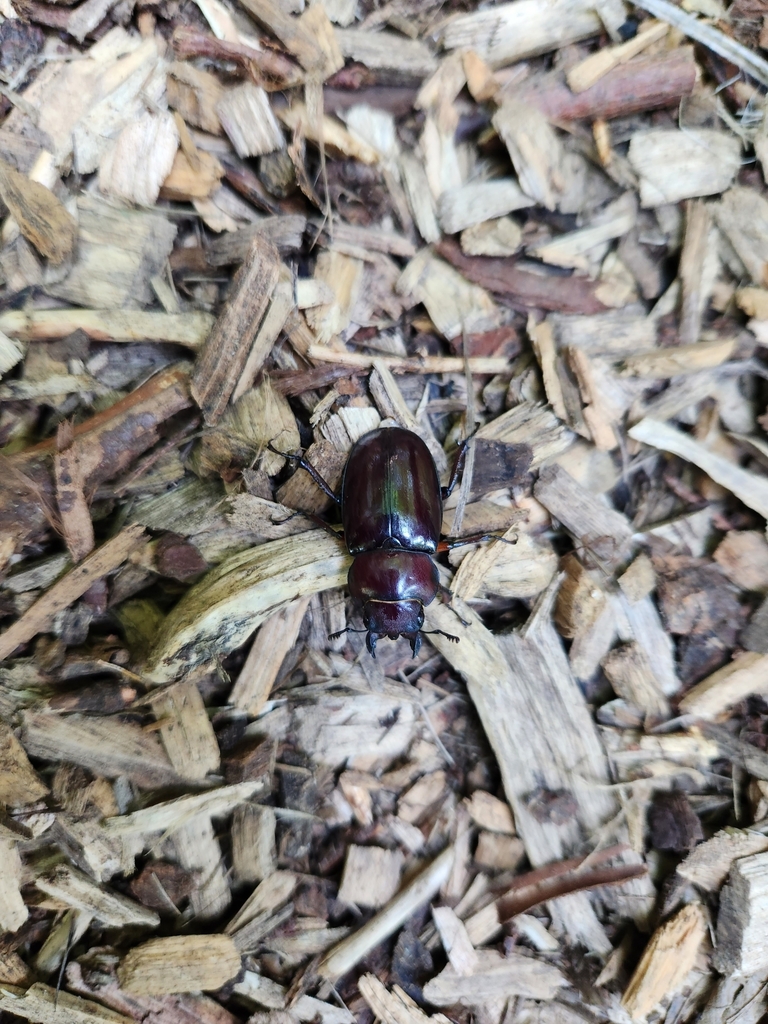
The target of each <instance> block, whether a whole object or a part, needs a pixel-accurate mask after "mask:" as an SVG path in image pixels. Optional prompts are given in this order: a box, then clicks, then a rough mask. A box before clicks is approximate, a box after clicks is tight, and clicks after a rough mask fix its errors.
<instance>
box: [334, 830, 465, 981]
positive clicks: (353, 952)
mask: <svg viewBox="0 0 768 1024" xmlns="http://www.w3.org/2000/svg"><path fill="white" fill-rule="evenodd" d="M452 863H453V849H452V848H451V847H448V849H446V850H444V851H443V852H442V853H441V854H440V855H439V856H437V857H436V858H435V859H434V860H433V861H432V862H431V863H430V864H428V865H427V866H426V867H425V868H424V870H423V871H421V872H420V873H419V874H418V875H417V876H416V877H415V878H414V879H413V880H412V881H411V882H410V883H409V884H408V885H406V886H405V888H404V889H402V890H401V892H400V893H398V895H397V896H395V898H394V899H393V900H392V901H391V902H390V903H389V904H388V905H387V906H386V907H384V909H383V910H380V911H379V913H378V914H376V916H375V917H373V918H371V920H370V921H368V923H367V924H365V925H363V927H362V928H360V929H359V930H358V931H356V932H354V933H353V934H352V935H350V936H349V938H347V939H344V940H343V941H342V942H341V943H339V945H338V946H336V947H334V948H333V949H332V950H331V951H330V952H329V953H328V954H327V955H326V956H325V957H324V958H323V959H322V960H321V962H320V964H319V966H318V968H317V973H318V974H319V975H320V977H321V978H325V979H326V980H327V981H330V982H331V983H333V982H334V981H336V980H337V979H338V978H340V977H342V976H343V975H344V974H346V973H347V971H349V970H351V969H352V968H353V967H354V966H355V964H357V963H359V962H360V960H361V959H362V958H363V957H364V956H365V955H366V954H367V953H368V952H369V950H371V949H373V947H374V946H377V945H378V944H379V943H380V942H382V941H383V940H384V939H385V938H387V937H388V936H389V935H391V934H392V933H393V932H394V931H396V930H397V929H398V928H399V927H400V926H401V925H402V924H404V923H405V921H407V920H408V918H409V917H410V916H411V914H412V913H413V912H414V911H415V910H417V909H418V908H419V907H420V906H422V904H424V903H427V902H428V901H429V900H431V899H432V897H433V896H435V895H436V893H438V892H439V891H440V887H441V885H443V883H444V882H445V880H446V879H447V878H448V875H449V874H450V871H451V865H452Z"/></svg>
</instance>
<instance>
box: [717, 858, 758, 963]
mask: <svg viewBox="0 0 768 1024" xmlns="http://www.w3.org/2000/svg"><path fill="white" fill-rule="evenodd" d="M766 899H768V854H766V853H755V854H753V855H752V856H751V857H742V858H741V859H740V860H737V861H735V862H734V864H733V866H732V867H731V873H730V875H729V876H728V881H727V882H726V884H725V885H724V886H723V889H722V892H721V894H720V913H719V914H718V918H717V944H716V946H715V954H714V957H713V960H714V964H715V967H716V969H717V970H718V971H720V973H721V974H742V975H750V974H758V973H761V972H764V971H765V970H766V968H768V944H767V943H766V936H765V929H764V927H763V925H762V922H763V920H764V914H765V911H764V910H763V907H764V904H765V901H766Z"/></svg>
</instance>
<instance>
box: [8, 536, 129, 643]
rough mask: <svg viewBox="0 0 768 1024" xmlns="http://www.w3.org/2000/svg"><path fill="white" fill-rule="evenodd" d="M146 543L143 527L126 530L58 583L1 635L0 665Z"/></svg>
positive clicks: (103, 545)
mask: <svg viewBox="0 0 768 1024" xmlns="http://www.w3.org/2000/svg"><path fill="white" fill-rule="evenodd" d="M145 539H146V534H145V532H144V530H143V528H142V527H141V526H138V525H134V526H127V527H126V528H125V529H124V530H123V531H121V533H119V534H118V535H117V536H116V537H113V538H112V540H108V541H107V542H106V544H102V546H101V547H100V548H98V549H97V550H96V551H94V552H93V554H92V555H89V556H88V558H86V559H85V561H84V562H81V563H80V565H78V566H76V567H75V568H74V569H72V571H71V572H69V573H68V574H67V575H66V576H65V577H64V578H63V579H61V580H59V582H58V583H55V584H54V585H53V586H52V587H51V588H50V590H48V591H46V593H45V594H44V595H43V596H42V597H41V598H39V600H37V601H36V602H35V604H33V605H32V607H31V608H29V609H28V610H27V611H26V612H25V613H24V615H22V616H21V618H19V619H17V620H16V622H14V623H13V625H12V626H9V627H8V629H6V630H5V632H4V633H2V634H0V661H2V660H3V659H4V658H7V657H8V655H9V654H12V653H13V651H14V650H15V649H16V648H17V647H18V646H19V645H20V644H23V643H26V642H27V641H28V640H31V639H32V637H33V636H35V635H36V634H37V633H40V632H42V631H44V630H45V629H46V628H47V627H48V626H49V625H50V623H51V620H52V619H53V617H54V615H56V613H57V612H59V611H61V610H62V609H64V608H67V607H68V606H69V605H70V604H72V602H73V601H76V600H77V599H78V598H79V597H82V595H83V594H84V593H85V592H86V590H88V588H89V587H90V586H91V584H92V583H94V582H95V581H96V580H100V579H101V578H102V577H104V576H106V575H107V573H110V572H112V571H113V570H115V569H117V568H118V567H119V566H120V565H122V563H123V562H124V561H125V559H126V558H127V557H128V556H129V555H130V554H131V552H133V551H135V550H136V548H137V547H138V546H139V545H140V544H141V543H142V542H143V541H144V540H145Z"/></svg>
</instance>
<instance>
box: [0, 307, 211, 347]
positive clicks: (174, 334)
mask: <svg viewBox="0 0 768 1024" xmlns="http://www.w3.org/2000/svg"><path fill="white" fill-rule="evenodd" d="M213 323H214V319H213V317H212V316H211V315H210V314H209V313H201V312H197V311H193V312H190V313H176V314H169V313H157V312H154V311H152V310H149V311H145V310H137V309H132V310H131V311H130V312H124V311H120V310H111V309H56V310H50V309H36V310H29V311H27V310H15V309H14V310H6V311H5V312H4V313H0V330H2V331H5V332H6V333H8V334H12V335H13V336H14V337H16V338H20V339H22V340H24V341H51V340H53V339H55V338H66V337H67V335H69V334H72V333H73V332H74V331H84V332H85V334H87V335H88V337H90V338H94V339H95V340H98V341H144V340H147V339H156V340H157V341H170V342H175V343H177V344H179V345H186V346H187V347H188V348H192V349H196V348H199V347H200V346H201V345H202V344H203V342H204V341H205V339H206V338H207V337H208V334H209V332H210V330H211V327H212V326H213Z"/></svg>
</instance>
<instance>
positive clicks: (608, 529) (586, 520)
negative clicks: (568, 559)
mask: <svg viewBox="0 0 768 1024" xmlns="http://www.w3.org/2000/svg"><path fill="white" fill-rule="evenodd" d="M534 494H535V495H536V497H537V498H538V500H539V501H540V502H541V503H542V505H544V506H545V508H547V509H548V510H549V512H550V513H551V514H552V515H553V516H555V517H556V518H557V519H559V520H560V522H561V523H563V525H564V526H565V527H566V528H567V529H568V530H570V531H571V533H573V534H574V536H575V537H577V538H578V539H579V541H580V542H581V544H583V545H584V547H585V548H586V549H587V550H588V551H589V552H590V553H591V554H592V555H593V556H594V558H595V559H596V560H597V561H598V562H599V563H600V564H601V565H604V566H605V567H606V569H608V570H609V571H610V570H612V569H615V568H618V566H619V565H621V564H622V563H623V562H626V561H627V560H628V558H629V556H630V554H631V552H632V548H633V541H632V529H631V527H630V525H629V523H628V522H627V520H626V517H625V516H623V515H622V514H621V513H620V512H616V511H615V510H614V509H612V508H609V507H608V506H607V505H606V504H605V503H604V502H602V501H600V500H599V499H598V498H595V497H594V496H593V495H591V494H590V493H589V492H588V491H587V490H586V489H585V488H583V487H581V486H580V485H579V484H578V483H577V482H576V481H575V480H574V479H573V477H572V476H571V475H570V474H569V473H567V472H566V471H565V470H564V469H562V468H561V467H560V466H557V465H554V466H548V467H546V468H545V469H544V470H542V472H541V473H540V474H539V479H538V481H537V483H536V485H535V487H534Z"/></svg>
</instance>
